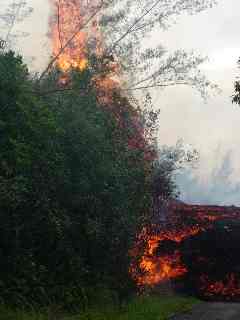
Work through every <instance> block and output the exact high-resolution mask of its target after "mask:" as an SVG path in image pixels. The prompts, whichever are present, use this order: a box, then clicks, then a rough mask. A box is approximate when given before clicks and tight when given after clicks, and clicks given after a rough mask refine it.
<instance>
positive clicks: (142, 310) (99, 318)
mask: <svg viewBox="0 0 240 320" xmlns="http://www.w3.org/2000/svg"><path fill="white" fill-rule="evenodd" d="M197 302H198V300H196V299H194V298H183V297H177V296H175V297H159V296H151V297H139V298H136V299H135V300H134V301H132V302H131V303H129V304H128V305H127V306H126V307H125V308H124V309H123V310H121V311H119V310H117V309H116V308H110V307H105V308H104V309H103V310H102V311H100V310H99V309H98V310H94V309H92V310H89V311H88V312H85V313H84V314H79V315H75V316H62V317H57V320H165V319H167V318H168V317H169V316H170V315H172V314H174V313H177V312H184V311H188V310H190V309H191V308H192V306H193V305H194V304H195V303H197ZM48 319H49V318H48V317H47V315H43V314H42V315H40V314H36V313H24V312H23V311H15V312H14V311H11V310H8V309H7V308H4V307H0V320H48Z"/></svg>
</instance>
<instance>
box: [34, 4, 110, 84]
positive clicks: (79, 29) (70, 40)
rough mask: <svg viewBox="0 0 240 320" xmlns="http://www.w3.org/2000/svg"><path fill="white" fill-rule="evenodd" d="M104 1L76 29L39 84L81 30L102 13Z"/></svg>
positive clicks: (42, 75) (44, 72)
mask: <svg viewBox="0 0 240 320" xmlns="http://www.w3.org/2000/svg"><path fill="white" fill-rule="evenodd" d="M103 4H104V2H103V0H101V4H100V6H99V7H98V9H97V10H96V11H95V12H94V13H93V14H92V15H91V16H90V17H89V18H88V19H87V21H86V22H85V23H84V24H79V25H78V27H77V28H76V31H75V32H74V33H73V35H72V36H71V37H70V38H69V40H68V41H67V42H66V43H65V45H64V46H63V47H62V48H61V49H60V50H59V52H58V54H57V55H56V56H55V57H54V58H53V59H52V60H51V61H50V62H49V64H48V66H47V68H46V69H45V70H44V71H43V72H42V74H41V75H40V77H39V82H40V81H41V80H42V79H43V77H44V76H45V75H46V74H47V73H48V71H49V70H50V68H51V67H52V66H53V64H54V63H55V62H56V61H57V60H58V58H59V57H60V56H61V54H62V53H63V52H64V50H65V49H66V48H67V47H68V46H69V45H70V44H71V42H72V41H73V40H74V39H75V38H76V36H77V35H78V34H79V32H80V31H81V30H83V29H84V28H86V27H87V25H88V24H89V23H90V22H91V21H92V20H93V18H95V16H96V15H97V14H98V13H99V12H100V11H101V9H102V8H103Z"/></svg>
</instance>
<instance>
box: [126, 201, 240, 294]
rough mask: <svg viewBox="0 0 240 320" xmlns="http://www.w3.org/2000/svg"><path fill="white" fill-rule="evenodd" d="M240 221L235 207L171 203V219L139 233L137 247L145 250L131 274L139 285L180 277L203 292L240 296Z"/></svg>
mask: <svg viewBox="0 0 240 320" xmlns="http://www.w3.org/2000/svg"><path fill="white" fill-rule="evenodd" d="M238 221H240V209H239V208H236V207H219V206H200V205H186V204H184V203H181V202H172V203H170V204H169V206H168V217H167V221H166V222H165V223H164V224H163V225H161V223H159V225H157V224H156V223H155V224H154V225H152V226H151V227H149V228H144V229H143V231H142V232H141V234H140V235H139V236H138V240H137V242H136V248H135V251H137V249H139V250H140V249H141V250H142V247H144V250H143V254H142V255H141V258H140V261H139V262H138V265H137V266H136V265H135V266H134V265H133V266H132V267H131V273H132V276H133V277H134V279H136V282H137V284H138V286H139V287H140V288H143V287H146V286H147V287H149V286H150V287H154V286H156V285H159V284H161V283H164V282H166V281H169V280H181V281H182V282H183V283H184V282H186V284H187V286H188V287H192V292H195V293H197V294H198V295H200V296H202V297H205V298H215V299H224V300H229V299H239V300H240V274H239V271H238V270H239V268H240V261H238V260H239V259H238V254H237V253H238V249H239V250H240V245H238V243H239V239H238V237H240V236H238V235H239V231H240V224H238V223H237V222H238ZM216 270H218V272H216ZM226 274H227V276H226ZM219 279H220V280H219ZM194 286H195V287H194Z"/></svg>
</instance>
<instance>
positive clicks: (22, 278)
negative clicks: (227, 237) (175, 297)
mask: <svg viewBox="0 0 240 320" xmlns="http://www.w3.org/2000/svg"><path fill="white" fill-rule="evenodd" d="M61 76H62V75H61V73H60V72H59V71H58V70H57V69H55V70H53V71H52V72H51V74H49V76H48V77H47V78H46V79H45V80H44V81H43V82H42V83H41V84H40V85H39V83H38V82H36V81H35V80H34V79H31V77H30V74H29V72H28V70H27V67H26V66H25V65H24V64H23V62H22V59H21V57H19V56H16V55H15V54H14V53H13V52H8V53H5V54H1V55H0V106H1V109H0V113H1V114H0V119H1V122H0V130H1V136H0V152H1V160H0V161H1V165H0V170H1V171H0V215H1V221H2V223H1V235H0V259H1V261H2V263H1V270H0V286H1V299H2V301H4V302H7V303H8V304H13V305H22V304H26V305H27V304H31V305H32V304H38V305H46V304H49V303H53V302H59V301H61V303H63V304H65V305H66V306H68V307H69V308H71V307H72V306H73V305H76V304H77V305H78V306H79V303H80V302H81V303H82V307H86V305H88V304H89V303H90V300H89V299H90V298H89V296H93V294H92V293H91V292H96V291H97V288H99V287H101V288H102V287H107V288H109V289H110V290H111V291H112V292H115V293H117V294H118V297H119V298H120V299H122V298H124V297H126V296H128V294H129V293H131V292H132V291H133V290H134V282H133V281H132V279H131V277H130V275H129V272H128V270H129V263H130V260H129V259H130V257H129V250H130V249H131V248H132V246H133V243H134V240H135V236H136V234H137V233H138V230H140V229H141V227H142V225H143V223H146V221H147V220H148V219H149V215H150V214H151V203H152V200H151V199H152V197H151V192H152V189H151V179H152V175H153V167H154V161H153V160H154V152H153V148H152V146H151V145H150V144H148V142H147V140H144V137H143V134H142V133H141V130H140V131H139V130H137V129H136V128H137V126H136V123H134V121H135V122H136V115H137V118H139V119H140V111H139V110H138V111H137V110H135V109H134V107H133V106H132V105H131V103H130V102H129V101H128V99H127V98H126V97H124V96H122V95H121V93H120V92H115V93H114V96H113V101H112V103H113V104H114V105H116V103H118V113H117V114H116V113H114V112H113V111H111V108H110V107H111V103H108V104H105V105H104V104H103V103H101V104H100V103H99V101H98V98H97V95H96V88H95V86H94V85H93V84H92V78H93V74H92V71H91V70H90V69H86V70H85V71H84V72H78V71H76V70H72V71H71V72H70V73H69V75H68V76H69V77H70V79H71V83H72V87H71V90H65V91H64V90H60V89H61V86H60V85H57V87H56V84H58V83H59V81H60V80H61ZM49 90H50V91H51V90H52V91H51V94H50V93H49ZM47 91H48V92H47ZM83 92H84V94H83ZM108 107H109V108H110V109H108ZM133 115H134V116H133ZM117 119H120V120H121V123H120V124H119V121H117ZM133 119H135V120H134V121H133ZM143 132H144V130H143ZM135 258H136V259H137V257H135ZM76 301H78V302H77V303H76ZM79 301H80V302H79Z"/></svg>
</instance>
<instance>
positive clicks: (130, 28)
mask: <svg viewBox="0 0 240 320" xmlns="http://www.w3.org/2000/svg"><path fill="white" fill-rule="evenodd" d="M160 2H161V0H158V1H157V2H155V3H154V5H153V6H151V8H150V9H148V10H147V11H146V12H145V13H144V14H142V15H141V16H140V17H139V18H138V19H137V20H135V21H134V23H133V24H132V25H131V26H130V27H129V28H128V29H127V31H126V32H125V33H124V34H123V35H122V36H121V37H120V38H119V39H118V40H117V41H115V43H114V44H113V45H112V47H111V48H110V53H111V52H112V51H114V49H115V48H116V46H117V45H118V44H119V42H121V41H122V40H123V39H124V38H125V37H126V36H127V35H128V34H130V33H131V32H132V31H134V27H135V26H136V25H137V24H138V23H139V22H140V21H142V19H144V17H146V16H147V15H148V14H149V13H150V12H151V11H152V10H153V9H154V8H155V7H156V6H157V5H158V4H159V3H160Z"/></svg>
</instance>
